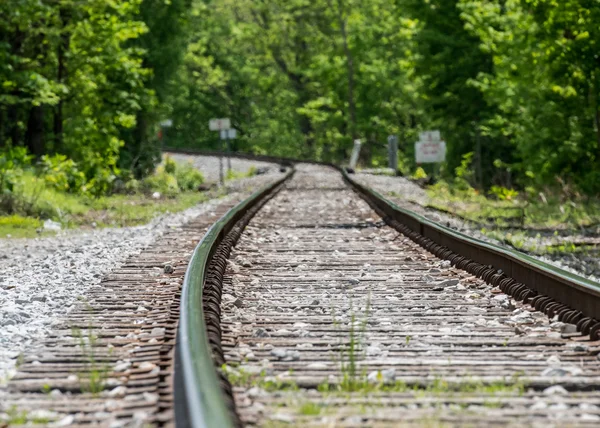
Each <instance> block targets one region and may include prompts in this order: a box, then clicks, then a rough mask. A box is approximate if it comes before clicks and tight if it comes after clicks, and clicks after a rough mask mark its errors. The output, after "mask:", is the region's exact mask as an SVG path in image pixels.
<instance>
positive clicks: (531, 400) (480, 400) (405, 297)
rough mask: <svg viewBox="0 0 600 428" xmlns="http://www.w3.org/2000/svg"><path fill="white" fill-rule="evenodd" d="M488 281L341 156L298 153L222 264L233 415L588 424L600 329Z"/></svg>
mask: <svg viewBox="0 0 600 428" xmlns="http://www.w3.org/2000/svg"><path fill="white" fill-rule="evenodd" d="M247 220H248V219H247ZM247 220H246V221H247ZM238 233H239V231H238ZM227 252H229V250H228V251H227ZM222 257H225V256H224V255H222ZM483 268H487V267H485V266H484V267H483ZM487 269H489V268H487ZM471 270H472V269H471ZM494 274H497V272H495V271H494ZM208 275H209V276H210V275H211V274H210V272H209V273H208ZM498 275H500V274H498ZM485 276H486V277H487V279H490V275H485ZM500 276H501V275H500ZM500 276H499V277H498V278H500ZM495 282H498V281H495ZM512 284H514V282H513V283H512ZM496 285H497V284H496ZM496 285H493V284H488V283H486V282H485V281H483V280H482V279H479V278H477V277H476V276H475V275H473V274H471V273H468V272H467V271H465V270H462V269H459V268H457V267H454V266H451V263H450V262H449V261H448V260H443V259H440V258H438V257H436V256H434V255H432V254H431V253H429V252H428V251H426V250H425V249H423V248H422V247H421V246H419V245H417V244H416V243H415V242H413V241H412V240H411V239H409V238H408V237H407V236H405V235H403V234H401V233H399V232H398V230H396V229H395V228H392V227H390V226H388V225H386V224H385V222H384V221H383V220H382V218H381V217H380V216H379V215H378V214H377V213H376V212H375V211H374V210H373V209H372V208H370V207H369V205H368V204H367V203H366V202H365V201H364V200H362V199H361V198H360V197H359V195H357V193H355V192H353V191H352V189H351V187H350V186H348V185H347V184H346V183H345V182H344V181H343V179H342V176H341V175H340V174H339V172H336V171H335V170H333V169H330V168H326V167H322V166H314V165H299V166H298V170H297V172H296V174H295V176H294V177H293V178H292V179H291V180H290V181H288V182H287V183H285V185H284V187H283V188H282V189H281V190H280V191H279V192H278V193H277V194H276V195H275V196H274V197H273V198H272V199H271V200H270V201H268V202H267V203H266V204H265V205H264V206H263V207H262V208H261V209H260V210H258V212H257V213H256V216H255V217H254V218H253V219H251V220H250V221H249V224H248V225H247V227H246V229H245V231H244V232H243V234H242V235H241V238H240V240H239V242H238V243H237V245H236V247H235V249H233V252H232V254H231V257H230V260H229V262H228V264H227V269H226V271H225V274H224V276H223V278H222V290H221V304H220V308H219V309H218V310H217V313H218V311H219V310H220V317H221V320H222V322H221V334H220V337H219V338H218V339H217V340H212V342H213V343H212V345H213V352H216V354H218V355H221V352H222V353H223V355H224V361H223V359H222V358H220V357H219V358H217V360H218V361H219V364H221V363H222V362H225V363H226V365H225V366H223V367H221V368H219V370H220V371H221V372H222V374H223V377H225V378H227V379H228V381H229V383H230V386H231V387H232V391H233V399H234V402H235V406H230V408H231V409H233V408H234V407H235V410H234V411H235V412H236V413H235V416H233V417H231V418H230V422H231V423H232V424H240V423H241V424H244V425H260V426H302V427H303V426H412V425H417V426H446V425H460V426H464V425H471V426H482V425H485V424H494V425H499V424H503V425H514V426H523V425H538V426H539V425H548V424H550V425H552V424H555V425H561V426H565V425H583V424H591V425H594V424H597V423H598V421H600V407H599V406H600V392H596V391H598V390H599V388H600V365H599V362H598V359H597V354H598V351H600V348H599V347H598V345H599V343H598V342H597V341H592V340H590V337H589V336H585V335H583V334H582V333H578V332H576V331H575V328H574V327H575V326H574V325H572V324H571V325H570V324H565V323H562V322H559V321H557V320H556V319H554V320H553V319H549V318H548V316H547V315H546V314H544V313H542V312H539V311H536V310H535V309H534V308H533V307H532V306H531V305H529V304H527V303H522V302H518V301H515V300H514V299H512V298H511V297H510V296H508V295H506V294H504V293H503V292H502V290H501V289H500V288H498V287H497V286H496ZM513 288H514V287H513ZM503 289H506V287H503ZM530 293H531V294H529V296H530V297H532V296H533V295H534V294H535V293H534V292H533V291H531V292H530ZM548 302H550V303H551V301H550V300H549V299H548V298H546V303H548ZM555 305H556V308H557V309H564V313H565V314H568V315H569V316H570V315H573V316H574V317H575V315H577V316H576V317H575V318H576V319H577V320H579V319H581V318H582V316H581V315H580V314H578V313H576V311H573V310H568V311H567V309H566V308H564V307H563V306H560V307H559V305H558V304H555ZM547 306H548V304H545V305H544V307H547ZM205 309H206V302H205ZM213 310H214V309H213ZM217 317H218V314H217ZM213 318H214V316H213ZM575 318H574V319H575ZM588 324H590V325H591V324H593V322H592V321H590V322H589V323H588ZM588 331H589V329H588ZM213 336H215V335H213ZM216 336H219V335H218V334H217V335H216ZM219 342H220V345H221V346H220V347H219ZM225 384H227V382H225ZM226 389H228V390H229V386H227V388H226ZM238 418H239V419H238ZM208 426H210V425H208Z"/></svg>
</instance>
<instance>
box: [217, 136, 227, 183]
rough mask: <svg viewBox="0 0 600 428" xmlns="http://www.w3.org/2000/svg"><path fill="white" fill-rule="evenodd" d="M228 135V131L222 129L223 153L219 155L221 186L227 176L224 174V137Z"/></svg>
mask: <svg viewBox="0 0 600 428" xmlns="http://www.w3.org/2000/svg"><path fill="white" fill-rule="evenodd" d="M226 137H227V131H223V130H222V131H221V150H220V152H221V154H220V155H219V183H221V186H222V185H223V184H225V177H224V175H223V139H224V138H226Z"/></svg>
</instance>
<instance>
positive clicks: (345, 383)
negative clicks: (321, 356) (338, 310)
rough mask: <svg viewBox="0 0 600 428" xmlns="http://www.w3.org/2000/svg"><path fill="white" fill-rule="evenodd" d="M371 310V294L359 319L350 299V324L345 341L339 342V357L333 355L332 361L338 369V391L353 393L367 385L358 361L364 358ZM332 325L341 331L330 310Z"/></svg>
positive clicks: (364, 372) (364, 373)
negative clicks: (339, 377) (340, 376)
mask: <svg viewBox="0 0 600 428" xmlns="http://www.w3.org/2000/svg"><path fill="white" fill-rule="evenodd" d="M370 309H371V293H369V295H368V297H367V302H366V305H365V308H364V311H363V313H362V314H361V316H360V317H358V316H357V314H356V312H354V309H353V307H352V299H350V323H349V326H348V327H349V330H348V337H347V340H343V339H342V341H340V344H339V347H340V352H339V355H334V356H333V360H334V362H336V363H337V364H338V365H339V367H340V372H341V374H342V379H341V382H340V384H339V385H338V389H339V390H340V391H344V392H354V391H358V390H362V389H364V388H365V387H366V386H367V385H368V381H367V373H366V371H365V370H364V369H363V370H361V371H359V370H358V365H357V363H358V360H360V359H362V358H363V357H364V348H365V347H364V340H365V335H366V332H367V325H368V322H369V313H370ZM332 317H333V324H334V325H335V326H336V328H338V329H341V323H340V321H339V320H337V319H336V318H335V312H334V311H333V310H332Z"/></svg>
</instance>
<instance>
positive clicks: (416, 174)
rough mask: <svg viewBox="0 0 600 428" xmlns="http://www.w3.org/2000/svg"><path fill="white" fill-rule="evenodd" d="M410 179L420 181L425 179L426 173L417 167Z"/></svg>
mask: <svg viewBox="0 0 600 428" xmlns="http://www.w3.org/2000/svg"><path fill="white" fill-rule="evenodd" d="M411 178H412V179H414V180H421V179H423V178H427V173H426V172H425V170H424V169H423V168H421V167H420V166H419V167H417V169H416V170H415V172H414V173H413V175H412V176H411Z"/></svg>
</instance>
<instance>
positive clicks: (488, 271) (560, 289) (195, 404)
mask: <svg viewBox="0 0 600 428" xmlns="http://www.w3.org/2000/svg"><path fill="white" fill-rule="evenodd" d="M165 151H170V152H173V153H187V154H195V155H205V156H220V155H223V156H229V157H237V158H242V159H251V160H257V161H265V162H274V163H279V164H284V165H293V164H295V163H313V164H321V165H326V166H331V167H333V168H336V169H337V170H338V171H340V172H341V174H342V175H343V178H344V180H345V182H346V183H348V184H349V185H350V186H351V188H352V189H353V190H354V191H355V192H357V193H358V194H359V195H360V196H361V197H362V198H363V199H364V200H365V201H366V202H367V203H369V205H370V206H371V207H372V208H373V209H374V210H375V211H377V212H378V213H379V214H380V215H381V216H382V217H383V218H384V219H385V220H386V221H387V222H388V223H392V226H394V227H395V228H396V229H402V230H403V233H409V234H410V235H411V238H412V239H413V240H415V241H416V242H418V243H420V244H421V245H422V246H424V247H426V248H427V249H428V250H429V251H431V252H433V253H434V254H436V255H439V256H440V257H445V258H450V259H452V260H453V264H455V265H456V266H458V267H459V268H462V269H465V270H468V271H470V272H473V273H476V274H477V276H479V277H482V278H483V279H484V280H486V282H489V283H493V284H494V285H500V288H501V289H502V290H503V291H505V292H507V293H509V294H513V296H515V297H517V298H520V299H521V300H523V299H528V301H529V303H531V304H532V305H534V306H535V307H536V309H538V310H543V311H545V312H546V313H548V314H549V315H551V314H557V315H559V317H560V319H561V320H563V321H565V322H569V323H576V324H577V326H578V329H579V330H580V331H582V333H583V334H591V336H592V339H594V340H598V339H599V336H600V321H598V320H600V284H598V283H596V282H594V281H591V280H588V279H587V278H584V277H582V276H579V275H576V274H573V273H571V272H568V271H565V270H563V269H560V268H558V267H556V266H552V265H550V264H548V263H545V262H543V261H541V260H538V259H535V258H533V257H530V256H528V255H526V254H523V253H520V252H518V251H516V250H512V249H508V248H503V247H500V246H498V245H495V244H492V243H488V242H484V241H481V240H478V239H476V238H473V237H470V236H468V235H465V234H463V233H460V232H457V231H455V230H453V229H450V228H448V227H445V226H443V225H441V224H438V223H436V222H433V221H431V220H429V219H427V218H425V217H423V216H421V215H419V214H417V213H415V212H413V211H410V210H407V209H405V208H401V207H399V206H397V205H396V204H395V203H393V202H391V201H390V200H388V199H387V198H385V197H384V196H383V195H381V194H380V193H378V192H377V191H375V190H373V189H371V188H369V187H367V186H364V185H362V184H360V183H358V182H357V181H356V180H354V179H353V178H352V177H351V176H350V175H349V174H348V173H347V171H346V170H344V169H343V168H341V167H339V166H335V165H331V164H328V163H325V162H316V161H304V160H299V159H288V158H280V157H273V156H262V155H252V154H240V153H219V152H205V151H196V150H180V149H165ZM289 176H290V174H288V175H286V176H285V177H284V178H282V179H280V180H278V181H277V182H275V183H273V184H271V185H269V186H267V187H266V188H264V189H262V190H259V191H257V192H256V193H255V194H253V195H252V196H251V197H250V198H248V199H247V200H245V201H243V202H242V203H240V204H239V205H237V206H236V207H234V208H232V209H231V210H230V211H229V212H228V213H227V214H226V215H225V216H223V217H222V218H221V219H220V220H219V221H217V223H215V224H214V225H213V226H212V227H211V228H210V229H209V231H208V232H207V234H206V236H205V237H204V238H203V239H202V241H201V242H200V244H199V245H198V247H197V248H196V250H195V252H194V255H193V256H192V260H191V261H190V265H189V267H188V271H187V272H186V276H185V280H184V287H183V291H182V298H181V301H182V305H181V320H180V326H179V332H178V344H177V351H178V352H177V364H178V367H179V370H176V400H175V401H176V403H175V404H176V417H177V426H178V427H179V426H185V427H200V428H203V427H208V428H212V427H223V428H228V427H233V422H232V421H233V419H232V418H231V416H230V415H229V413H228V410H227V409H226V406H225V405H224V403H223V400H222V396H221V390H220V386H219V383H218V381H217V374H216V370H215V368H214V364H213V362H212V359H211V355H210V346H209V343H208V339H207V334H206V331H205V329H204V314H203V310H202V304H201V302H202V286H203V283H204V276H205V274H206V266H207V264H208V261H209V259H210V257H211V256H212V254H213V253H214V251H215V249H216V248H217V246H218V243H219V242H221V240H222V239H223V238H224V236H226V235H227V232H228V231H229V230H231V228H232V227H233V226H234V225H235V223H236V222H237V221H238V220H239V219H240V218H241V217H242V216H243V214H244V213H245V212H246V211H247V210H248V209H250V208H251V207H252V206H255V205H256V204H257V203H258V202H260V200H262V198H264V197H265V196H266V195H268V194H269V193H270V192H271V191H272V190H273V189H274V188H275V187H277V186H278V185H279V184H281V183H283V181H285V180H286V179H287V178H288V177H289ZM457 260H458V261H457ZM531 290H533V292H532V291H531ZM519 296H520V297H519ZM198 302H200V305H198V304H197V303H198ZM178 379H179V380H178ZM177 391H179V395H178V394H177ZM177 413H182V414H179V415H178V414H177Z"/></svg>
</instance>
